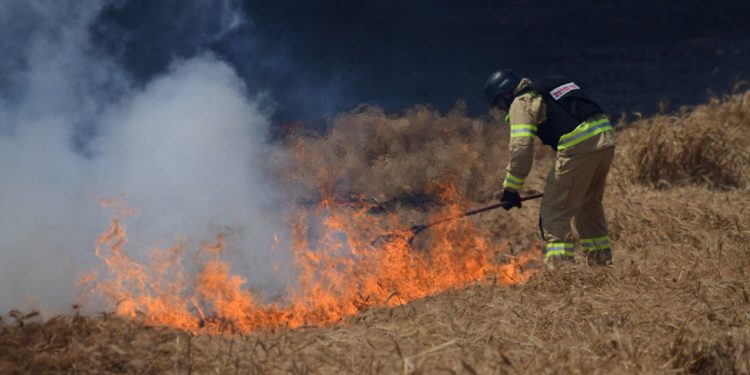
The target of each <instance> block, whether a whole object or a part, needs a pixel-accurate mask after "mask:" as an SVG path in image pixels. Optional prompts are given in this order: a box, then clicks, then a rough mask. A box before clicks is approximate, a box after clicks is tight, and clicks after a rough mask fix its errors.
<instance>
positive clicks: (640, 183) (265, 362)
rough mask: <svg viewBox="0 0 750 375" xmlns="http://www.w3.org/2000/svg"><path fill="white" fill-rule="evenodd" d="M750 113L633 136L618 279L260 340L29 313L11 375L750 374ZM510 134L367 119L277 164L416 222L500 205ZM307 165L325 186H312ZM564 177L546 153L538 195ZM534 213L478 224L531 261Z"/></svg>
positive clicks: (624, 163)
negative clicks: (437, 198) (435, 199)
mask: <svg viewBox="0 0 750 375" xmlns="http://www.w3.org/2000/svg"><path fill="white" fill-rule="evenodd" d="M748 114H750V94H748V93H744V94H742V93H739V94H736V95H734V96H731V97H727V98H723V99H714V100H712V101H711V102H709V103H708V104H706V105H702V106H698V107H696V108H694V109H692V110H685V111H683V112H681V113H679V114H677V115H673V116H656V117H653V118H650V119H644V120H639V121H637V122H636V123H634V124H632V125H629V126H626V127H625V128H626V130H623V131H622V132H620V134H619V147H618V152H617V159H616V163H617V167H616V168H615V169H614V170H613V172H612V175H611V183H610V184H609V187H608V191H607V195H606V207H607V214H608V217H609V221H610V226H611V228H610V230H611V234H612V238H613V244H614V255H615V261H616V266H615V267H614V268H607V269H596V268H589V267H587V266H585V265H584V264H582V263H580V262H579V263H578V264H577V265H576V266H575V267H570V268H567V269H562V270H558V271H542V272H539V273H538V274H536V275H535V277H533V278H532V279H531V280H530V281H529V282H528V283H526V284H524V285H520V286H515V287H503V286H500V285H494V284H493V280H486V281H485V282H482V283H479V284H477V285H473V286H470V287H468V288H465V289H461V290H448V291H445V292H443V293H440V294H437V295H434V296H432V297H429V298H426V299H423V300H418V301H414V302H412V303H409V304H407V305H402V306H400V307H397V308H393V309H370V310H366V311H363V312H362V313H361V314H359V315H357V316H355V317H353V318H351V319H349V320H347V321H344V322H341V323H338V324H334V325H331V326H328V327H305V328H301V329H297V330H288V329H280V330H275V331H264V332H257V333H254V334H250V335H234V336H208V335H193V334H191V333H187V332H182V331H177V330H173V329H170V328H166V327H144V326H143V324H142V323H141V322H140V321H139V320H137V319H135V320H133V319H122V318H118V317H115V316H112V315H109V314H102V315H100V316H95V317H83V316H79V315H77V314H76V313H72V314H69V315H66V316H59V317H55V318H52V319H50V320H47V321H41V320H40V319H39V317H38V316H29V315H24V314H21V313H18V312H16V313H13V314H11V315H10V316H7V317H6V318H5V319H4V320H3V321H2V323H0V373H3V374H5V373H34V374H44V373H84V374H85V373H91V374H100V373H128V374H144V373H160V374H161V373H174V374H191V373H192V374H206V373H217V374H261V373H293V374H296V373H300V374H301V373H321V374H327V373H370V374H381V373H425V374H426V373H430V374H432V373H467V374H490V373H574V374H575V373H579V374H591V373H593V374H596V373H600V374H609V373H701V374H743V373H744V374H746V373H750V297H749V295H750V274H749V273H750V255H749V254H750V245H748V244H750V226H748V224H747V223H748V222H750V191H748V181H750V180H748V168H749V166H750V163H748V158H747V152H748V143H750V135H748V132H747V131H745V130H746V129H747V127H748V126H750V124H749V123H748V121H750V118H749V117H748ZM506 136H507V133H505V130H503V128H502V127H501V126H500V125H493V124H492V121H491V119H490V118H482V119H470V118H468V117H466V116H465V115H464V114H463V112H462V110H461V108H460V107H459V108H458V109H457V110H454V111H452V112H450V113H449V114H447V115H440V114H438V113H437V112H435V111H434V110H431V109H429V108H426V107H418V108H414V109H412V110H408V111H406V112H405V113H404V114H402V115H399V116H391V115H386V114H384V113H383V112H382V111H380V110H378V109H376V108H371V107H363V108H359V109H357V110H355V111H353V112H351V113H347V114H344V115H341V116H340V117H338V118H336V119H334V120H333V124H332V129H331V132H330V134H329V135H327V136H315V137H310V136H296V137H291V138H290V139H288V140H287V142H288V143H289V144H295V145H297V148H296V149H295V152H296V153H297V157H299V159H297V158H296V157H291V158H285V159H279V160H283V163H288V165H287V167H288V168H289V169H292V170H294V171H296V172H295V174H293V175H292V176H283V177H284V178H294V179H296V181H297V182H299V183H300V185H301V186H303V188H304V189H308V188H309V189H310V191H311V193H310V194H314V193H312V191H314V190H315V189H319V188H320V181H321V180H320V179H321V178H322V177H323V180H324V181H328V182H329V183H331V185H330V186H329V188H331V189H333V190H336V191H338V192H341V193H356V194H365V195H366V196H367V197H373V198H372V199H375V200H380V201H382V202H387V201H389V200H395V201H396V202H397V203H395V204H393V205H392V206H389V210H391V211H392V212H395V213H396V214H399V215H403V216H407V217H411V218H413V220H419V219H420V218H421V216H420V215H423V213H422V212H421V211H419V209H418V207H417V208H415V205H409V204H406V203H408V200H407V201H403V200H402V201H398V200H397V198H398V197H399V196H410V194H413V192H414V191H420V192H422V193H424V194H426V195H427V196H428V197H429V192H430V188H429V187H430V185H431V184H433V183H434V182H435V181H438V182H439V181H441V179H444V178H447V177H445V176H448V175H450V176H451V177H450V178H454V179H456V180H457V181H458V182H459V183H458V186H459V188H460V189H461V190H462V192H464V193H465V195H466V196H468V197H470V198H471V199H473V200H476V201H483V200H488V199H490V198H492V196H493V195H494V194H495V193H496V191H497V190H498V181H499V174H500V171H499V169H500V168H501V167H502V164H503V158H504V157H505V155H504V154H505V149H504V147H505V142H506V141H505V140H504V138H505V137H506ZM305 160H306V161H307V162H308V163H309V161H311V160H313V161H315V162H316V163H319V164H320V165H323V166H324V167H326V168H324V169H323V172H321V171H315V174H320V173H324V174H325V175H323V176H321V175H313V176H310V175H305V174H304V173H302V172H303V171H304V170H305V166H306V165H309V164H304V163H303V162H302V161H305ZM549 163H550V159H549V154H545V153H542V154H541V156H540V159H539V160H538V163H537V169H536V172H535V173H536V174H535V176H536V177H534V178H532V180H531V182H530V187H532V188H534V187H536V188H540V187H541V186H542V185H541V184H542V182H541V176H542V175H543V174H544V170H543V169H544V166H545V165H549ZM435 204H437V203H435ZM537 209H538V203H530V204H527V205H525V206H524V209H523V210H521V211H517V212H513V213H505V212H504V211H502V210H499V211H495V212H492V213H488V214H484V215H483V216H480V217H477V218H474V219H472V220H475V222H476V224H477V226H478V227H479V228H480V229H481V230H483V231H484V233H486V236H487V238H488V239H490V240H492V241H495V242H496V243H497V244H498V246H499V247H501V245H504V244H507V245H509V246H508V247H507V248H509V249H511V251H514V250H518V249H528V248H530V247H531V246H533V245H534V244H535V243H536V241H538V240H537V229H536V228H537V225H536V212H537ZM428 242H429V241H427V243H428ZM501 259H502V256H501V257H499V260H501ZM396 292H397V291H394V293H396ZM396 295H397V293H396ZM394 298H395V297H394Z"/></svg>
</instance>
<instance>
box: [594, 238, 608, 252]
mask: <svg viewBox="0 0 750 375" xmlns="http://www.w3.org/2000/svg"><path fill="white" fill-rule="evenodd" d="M594 242H595V243H596V248H597V249H599V250H605V249H609V236H602V237H597V238H594Z"/></svg>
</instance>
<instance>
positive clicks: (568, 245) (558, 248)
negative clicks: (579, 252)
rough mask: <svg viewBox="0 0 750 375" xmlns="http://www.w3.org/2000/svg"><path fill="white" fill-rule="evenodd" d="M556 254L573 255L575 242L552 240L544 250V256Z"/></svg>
mask: <svg viewBox="0 0 750 375" xmlns="http://www.w3.org/2000/svg"><path fill="white" fill-rule="evenodd" d="M555 255H562V256H568V257H572V256H573V243H572V242H550V243H548V244H547V251H545V252H544V258H549V257H551V256H555Z"/></svg>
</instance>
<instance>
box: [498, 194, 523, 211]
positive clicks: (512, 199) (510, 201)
mask: <svg viewBox="0 0 750 375" xmlns="http://www.w3.org/2000/svg"><path fill="white" fill-rule="evenodd" d="M500 200H501V201H502V202H503V208H504V209H505V211H508V210H510V209H511V208H513V207H518V208H521V196H520V195H518V193H517V192H515V191H510V190H508V189H504V190H503V197H502V198H500Z"/></svg>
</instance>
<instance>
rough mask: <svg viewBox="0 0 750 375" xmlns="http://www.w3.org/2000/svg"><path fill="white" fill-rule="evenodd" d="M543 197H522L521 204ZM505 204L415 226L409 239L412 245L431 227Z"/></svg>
mask: <svg viewBox="0 0 750 375" xmlns="http://www.w3.org/2000/svg"><path fill="white" fill-rule="evenodd" d="M543 195H544V194H543V193H537V194H531V195H527V196H525V197H521V202H523V201H528V200H531V199H538V198H541V197H542V196H543ZM503 204H505V202H498V203H495V204H491V205H489V206H486V207H481V208H476V209H473V210H470V211H466V212H464V213H461V214H458V215H454V216H448V217H444V218H441V219H437V220H435V221H432V222H429V223H426V224H420V225H414V226H412V227H411V228H409V230H411V237H409V244H411V242H412V241H413V240H414V237H416V236H417V234H419V233H421V232H422V231H424V230H425V229H427V228H429V227H432V226H435V225H438V224H441V223H445V222H448V221H453V220H457V219H460V218H463V217H469V216H473V215H476V214H479V213H482V212H485V211H490V210H494V209H496V208H500V207H502V206H503Z"/></svg>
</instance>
